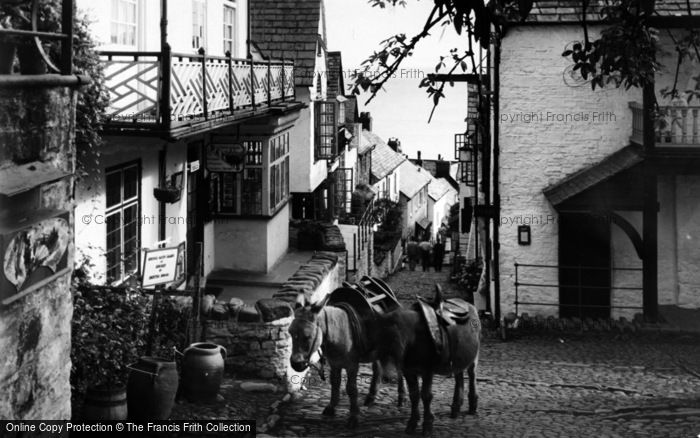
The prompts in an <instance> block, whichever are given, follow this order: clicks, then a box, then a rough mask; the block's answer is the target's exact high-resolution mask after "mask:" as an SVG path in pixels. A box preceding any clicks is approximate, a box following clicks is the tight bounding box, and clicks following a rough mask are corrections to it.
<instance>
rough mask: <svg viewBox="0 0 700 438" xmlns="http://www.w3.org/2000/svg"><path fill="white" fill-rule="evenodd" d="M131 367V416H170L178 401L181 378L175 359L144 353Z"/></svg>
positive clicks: (141, 417) (128, 386)
mask: <svg viewBox="0 0 700 438" xmlns="http://www.w3.org/2000/svg"><path fill="white" fill-rule="evenodd" d="M129 368H130V369H131V372H130V373H129V381H128V383H127V385H126V390H127V401H128V406H129V419H131V420H149V421H150V420H167V419H168V418H169V417H170V412H171V411H172V409H173V405H174V404H175V395H176V394H177V387H178V380H179V378H178V374H177V368H176V366H175V362H173V361H169V360H167V359H163V358H160V357H153V356H143V357H141V358H140V359H139V361H138V362H137V363H135V364H134V365H131V366H130V367H129Z"/></svg>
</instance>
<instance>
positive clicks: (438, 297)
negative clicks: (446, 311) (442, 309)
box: [435, 283, 442, 303]
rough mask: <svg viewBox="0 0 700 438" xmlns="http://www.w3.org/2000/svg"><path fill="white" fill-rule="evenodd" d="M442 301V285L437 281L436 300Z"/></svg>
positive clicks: (437, 301)
mask: <svg viewBox="0 0 700 438" xmlns="http://www.w3.org/2000/svg"><path fill="white" fill-rule="evenodd" d="M440 301H442V287H441V286H440V285H439V284H437V283H435V302H436V303H439V302H440Z"/></svg>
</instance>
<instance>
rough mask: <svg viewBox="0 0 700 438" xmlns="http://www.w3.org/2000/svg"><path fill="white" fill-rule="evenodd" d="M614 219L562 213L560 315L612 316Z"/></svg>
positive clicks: (560, 227)
mask: <svg viewBox="0 0 700 438" xmlns="http://www.w3.org/2000/svg"><path fill="white" fill-rule="evenodd" d="M610 266H611V257H610V221H608V220H605V217H604V216H598V215H592V214H588V213H561V214H560V215H559V316H560V317H562V318H570V317H580V318H609V317H610Z"/></svg>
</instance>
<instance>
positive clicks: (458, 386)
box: [450, 371, 464, 418]
mask: <svg viewBox="0 0 700 438" xmlns="http://www.w3.org/2000/svg"><path fill="white" fill-rule="evenodd" d="M462 403H464V371H459V372H456V373H455V393H454V396H453V397H452V411H451V412H450V417H452V418H457V417H458V416H459V410H460V408H461V407H462Z"/></svg>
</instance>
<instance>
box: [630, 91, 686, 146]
mask: <svg viewBox="0 0 700 438" xmlns="http://www.w3.org/2000/svg"><path fill="white" fill-rule="evenodd" d="M630 108H631V109H632V140H633V141H634V142H635V143H638V144H642V142H643V141H642V140H643V130H644V110H643V108H642V106H641V105H640V104H638V103H636V102H631V103H630ZM658 117H659V121H660V122H663V123H662V124H661V126H660V127H659V128H657V129H656V144H657V145H658V146H700V106H661V107H659V113H658Z"/></svg>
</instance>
